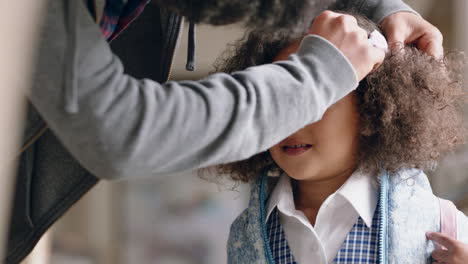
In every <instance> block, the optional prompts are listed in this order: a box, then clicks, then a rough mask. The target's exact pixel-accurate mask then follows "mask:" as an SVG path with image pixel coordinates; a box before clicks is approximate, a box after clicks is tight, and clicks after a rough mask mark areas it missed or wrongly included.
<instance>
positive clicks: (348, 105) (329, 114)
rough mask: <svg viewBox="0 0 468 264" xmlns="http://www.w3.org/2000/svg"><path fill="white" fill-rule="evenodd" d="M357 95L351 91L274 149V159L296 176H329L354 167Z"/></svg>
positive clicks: (357, 124)
mask: <svg viewBox="0 0 468 264" xmlns="http://www.w3.org/2000/svg"><path fill="white" fill-rule="evenodd" d="M357 100H358V99H357V96H356V94H355V93H354V92H352V93H350V94H348V95H347V96H346V97H344V98H343V99H341V100H340V101H338V102H336V103H335V104H334V105H332V106H331V107H330V108H329V109H328V110H327V111H326V112H325V114H324V116H323V118H322V120H320V121H318V122H316V123H313V124H311V125H308V126H306V127H304V128H302V129H301V130H299V131H297V132H296V133H295V134H293V135H291V136H289V137H288V138H286V139H284V140H283V141H281V142H280V143H279V144H277V145H275V146H273V147H272V148H271V149H270V153H271V156H272V157H273V160H274V161H275V162H276V164H278V166H279V167H281V169H283V170H284V171H285V172H286V173H287V174H288V175H289V176H290V177H292V178H294V179H296V180H313V181H316V180H318V181H321V180H328V179H331V178H333V177H335V176H338V175H341V174H342V173H345V172H348V171H351V170H354V169H355V168H356V163H357V151H358V147H359V144H358V141H359V140H358V136H357V135H358V131H359V113H358V109H357Z"/></svg>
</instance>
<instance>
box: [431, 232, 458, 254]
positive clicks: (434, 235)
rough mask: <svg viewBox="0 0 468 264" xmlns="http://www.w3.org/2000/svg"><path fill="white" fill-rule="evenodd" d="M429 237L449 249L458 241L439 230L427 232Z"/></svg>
mask: <svg viewBox="0 0 468 264" xmlns="http://www.w3.org/2000/svg"><path fill="white" fill-rule="evenodd" d="M426 236H427V239H429V240H432V241H434V242H436V243H437V244H439V245H442V246H444V247H446V248H447V249H449V250H450V249H452V248H453V247H454V246H455V244H456V243H457V241H456V240H455V239H453V238H451V237H448V236H446V235H444V234H441V233H438V232H427V233H426Z"/></svg>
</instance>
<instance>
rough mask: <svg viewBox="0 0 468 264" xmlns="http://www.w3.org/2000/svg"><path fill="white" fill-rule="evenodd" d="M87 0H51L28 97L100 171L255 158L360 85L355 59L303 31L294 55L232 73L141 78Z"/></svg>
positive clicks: (107, 174) (129, 173)
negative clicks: (127, 66)
mask: <svg viewBox="0 0 468 264" xmlns="http://www.w3.org/2000/svg"><path fill="white" fill-rule="evenodd" d="M82 2H83V1H65V0H60V1H48V5H49V6H48V9H47V10H48V13H47V16H46V17H45V24H44V29H45V30H44V31H43V33H42V34H41V43H40V47H39V53H38V62H37V63H38V66H37V67H36V72H35V75H34V80H33V82H34V85H33V87H32V90H31V92H30V94H29V99H30V101H31V102H32V104H33V105H34V106H35V108H36V109H37V110H38V112H39V113H40V114H41V116H42V117H43V118H44V120H45V121H46V122H47V123H48V125H49V127H50V128H51V129H52V131H53V132H54V133H55V134H56V135H57V137H58V138H59V139H60V141H61V142H62V143H63V144H64V146H65V147H66V148H67V149H68V150H69V151H70V153H71V154H72V155H73V156H74V157H75V158H76V159H77V160H78V161H79V162H80V163H81V164H82V165H83V166H84V167H85V168H87V169H88V170H90V171H91V172H92V173H93V174H95V175H96V176H98V177H100V178H108V179H116V178H121V179H129V178H133V177H138V176H144V177H148V176H152V175H158V174H166V173H170V172H175V171H181V170H189V169H196V168H200V167H206V166H210V165H214V164H219V163H226V162H232V161H236V160H241V159H246V158H249V157H250V156H252V155H254V154H256V153H259V152H261V151H265V150H267V149H268V148H269V147H271V146H273V145H274V144H276V143H277V142H279V141H280V140H282V139H283V138H285V137H287V136H289V135H290V134H292V133H294V132H295V131H297V130H299V129H300V128H302V127H304V126H305V125H307V124H310V123H312V122H315V121H318V120H320V118H321V117H322V115H323V113H324V112H325V110H326V109H327V108H328V107H329V106H330V105H332V104H333V103H335V102H336V101H337V100H339V99H341V98H342V97H343V96H345V95H346V94H348V93H349V92H351V91H352V90H353V89H355V88H356V87H357V78H356V75H355V72H354V69H353V67H352V65H351V64H350V62H349V61H348V60H347V59H346V58H345V57H344V56H343V54H342V53H341V52H340V51H339V50H338V49H337V48H336V47H334V46H333V45H332V44H331V43H329V42H328V41H327V40H325V39H323V38H320V37H318V36H308V37H306V38H305V39H304V41H303V43H302V46H301V48H300V50H299V51H298V54H297V55H293V56H291V57H290V59H289V60H286V61H281V62H277V63H274V64H270V65H264V66H258V67H252V68H249V69H246V70H244V71H239V72H236V73H233V74H231V75H229V74H224V73H219V74H214V75H211V76H208V77H206V78H205V79H202V80H199V81H181V82H174V81H171V82H167V83H164V84H160V83H157V82H155V81H152V80H149V79H143V80H139V79H136V78H133V77H132V76H129V75H126V74H124V71H123V66H122V63H121V62H120V60H119V58H117V57H116V56H115V55H114V54H113V53H112V52H111V50H110V48H109V45H108V43H107V42H106V41H105V39H104V38H103V37H102V35H101V33H100V31H99V28H98V27H97V26H96V24H95V23H94V22H93V20H92V18H91V16H90V15H89V13H88V12H87V10H86V8H85V6H84V4H83V3H82ZM70 5H73V8H71V6H70ZM73 12H76V13H74V14H71V13H73Z"/></svg>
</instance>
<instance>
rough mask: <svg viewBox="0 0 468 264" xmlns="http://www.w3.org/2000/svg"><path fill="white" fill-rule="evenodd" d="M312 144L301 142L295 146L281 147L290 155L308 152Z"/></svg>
mask: <svg viewBox="0 0 468 264" xmlns="http://www.w3.org/2000/svg"><path fill="white" fill-rule="evenodd" d="M310 148H312V145H309V144H301V145H293V146H284V147H281V149H282V151H283V152H284V153H285V154H286V155H289V156H298V155H301V154H303V153H305V152H307V151H308V150H309V149H310Z"/></svg>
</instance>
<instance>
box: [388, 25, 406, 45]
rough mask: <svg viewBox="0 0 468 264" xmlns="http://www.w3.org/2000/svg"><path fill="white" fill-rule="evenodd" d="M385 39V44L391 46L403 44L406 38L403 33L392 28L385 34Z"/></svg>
mask: <svg viewBox="0 0 468 264" xmlns="http://www.w3.org/2000/svg"><path fill="white" fill-rule="evenodd" d="M385 34H386V37H387V42H388V44H390V45H392V46H393V44H394V43H402V44H404V43H405V40H406V38H407V34H405V33H404V31H403V30H396V29H395V28H392V29H390V30H388V31H387V32H385Z"/></svg>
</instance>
